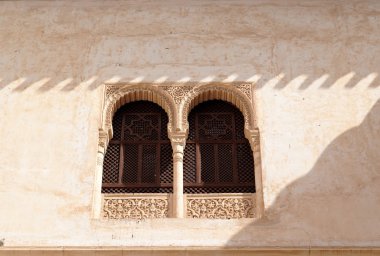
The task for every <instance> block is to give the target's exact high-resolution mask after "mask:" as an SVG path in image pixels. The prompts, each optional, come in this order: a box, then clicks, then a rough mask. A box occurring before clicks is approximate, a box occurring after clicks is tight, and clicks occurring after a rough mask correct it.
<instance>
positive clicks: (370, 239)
mask: <svg viewBox="0 0 380 256" xmlns="http://www.w3.org/2000/svg"><path fill="white" fill-rule="evenodd" d="M0 38H1V41H0V120H1V123H0V135H1V136H0V144H1V151H0V201H1V204H0V240H1V239H4V245H5V246H67V245H70V246H99V245H102V246H110V245H124V246H139V245H155V246H167V245H170V246H183V245H186V246H232V247H233V246H264V247H265V246H291V247H293V246H379V245H380V218H379V216H380V161H379V159H380V102H379V98H380V79H379V77H378V73H379V67H380V47H379V45H380V3H379V2H378V1H375V0H373V1H362V0H360V1H359V0H357V1H349V2H348V1H247V2H244V1H233V2H229V1H220V2H219V1H218V2H216V1H209V2H207V1H194V2H183V3H182V2H177V1H172V2H161V1H160V2H153V1H152V2H151V1H144V2H138V3H137V1H136V2H133V1H88V2H85V1H75V2H74V1H73V2H70V1H59V2H49V1H40V2H39V1H25V2H23V1H10V2H1V3H0ZM210 80H213V81H224V82H226V81H251V82H254V83H256V88H257V90H256V97H255V100H256V102H255V106H256V107H257V109H258V111H257V120H258V123H259V128H260V132H261V147H262V148H261V153H262V168H263V184H264V201H265V208H266V216H265V217H264V218H263V219H261V220H256V221H252V220H219V221H217V220H193V219H186V220H180V219H165V220H145V221H142V222H128V221H114V222H105V221H99V220H91V203H92V189H93V181H94V173H95V165H96V151H97V139H98V128H99V125H100V113H101V107H102V97H103V96H102V85H103V83H104V82H107V81H108V82H110V81H111V82H117V81H122V82H153V81H156V82H164V81H165V82H170V81H182V82H184V81H210Z"/></svg>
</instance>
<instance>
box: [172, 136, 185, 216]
mask: <svg viewBox="0 0 380 256" xmlns="http://www.w3.org/2000/svg"><path fill="white" fill-rule="evenodd" d="M169 138H170V142H171V144H172V148H173V206H172V207H173V208H172V209H173V217H174V218H183V217H184V211H185V208H184V202H183V152H184V149H185V145H186V134H185V133H179V132H178V133H172V134H169Z"/></svg>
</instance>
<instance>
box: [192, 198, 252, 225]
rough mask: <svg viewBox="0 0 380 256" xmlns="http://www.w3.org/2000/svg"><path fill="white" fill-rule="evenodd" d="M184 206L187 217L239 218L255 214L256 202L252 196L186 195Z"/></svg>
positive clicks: (250, 216)
mask: <svg viewBox="0 0 380 256" xmlns="http://www.w3.org/2000/svg"><path fill="white" fill-rule="evenodd" d="M186 206H187V210H186V215H187V217H188V218H203V219H240V218H254V217H255V216H256V214H255V212H256V204H255V199H254V197H253V196H250V197H242V198H238V197H228V196H219V197H207V196H204V197H199V198H189V197H188V198H187V200H186Z"/></svg>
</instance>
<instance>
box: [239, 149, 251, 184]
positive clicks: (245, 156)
mask: <svg viewBox="0 0 380 256" xmlns="http://www.w3.org/2000/svg"><path fill="white" fill-rule="evenodd" d="M237 160H238V170H239V172H238V173H239V182H251V181H253V180H255V172H254V169H253V168H252V166H253V156H252V150H251V147H250V146H249V144H247V143H246V144H240V145H238V146H237Z"/></svg>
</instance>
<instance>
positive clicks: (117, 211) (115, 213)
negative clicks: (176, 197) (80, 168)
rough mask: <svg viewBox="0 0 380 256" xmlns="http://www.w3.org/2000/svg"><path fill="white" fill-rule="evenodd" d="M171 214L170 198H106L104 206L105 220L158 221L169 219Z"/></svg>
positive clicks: (131, 196) (148, 195) (125, 196)
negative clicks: (159, 219)
mask: <svg viewBox="0 0 380 256" xmlns="http://www.w3.org/2000/svg"><path fill="white" fill-rule="evenodd" d="M168 212H169V199H168V196H166V197H165V194H164V196H162V194H161V195H159V196H157V195H150V194H145V195H144V196H137V197H136V196H134V195H127V194H125V195H123V196H105V197H104V204H103V218H105V219H133V220H141V219H156V218H167V217H168Z"/></svg>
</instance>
